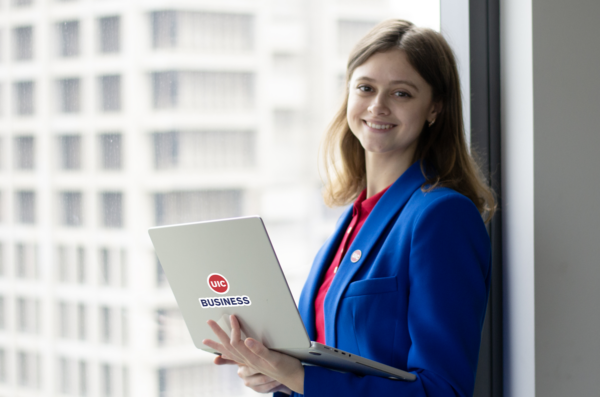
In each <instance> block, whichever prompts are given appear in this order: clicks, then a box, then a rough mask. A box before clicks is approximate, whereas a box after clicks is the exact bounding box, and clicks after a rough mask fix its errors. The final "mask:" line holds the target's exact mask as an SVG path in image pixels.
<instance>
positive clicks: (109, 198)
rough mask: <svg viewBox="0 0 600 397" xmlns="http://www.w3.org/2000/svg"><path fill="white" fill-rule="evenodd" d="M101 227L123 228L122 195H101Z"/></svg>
mask: <svg viewBox="0 0 600 397" xmlns="http://www.w3.org/2000/svg"><path fill="white" fill-rule="evenodd" d="M101 202H102V226H104V227H109V228H121V227H123V194H122V193H116V192H105V193H102V194H101Z"/></svg>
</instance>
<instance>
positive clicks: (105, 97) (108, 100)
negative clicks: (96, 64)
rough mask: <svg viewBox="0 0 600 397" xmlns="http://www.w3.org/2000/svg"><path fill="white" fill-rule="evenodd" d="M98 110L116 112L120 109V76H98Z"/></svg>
mask: <svg viewBox="0 0 600 397" xmlns="http://www.w3.org/2000/svg"><path fill="white" fill-rule="evenodd" d="M99 83H100V96H101V99H100V110H102V111H103V112H118V111H119V110H121V76H119V75H114V76H100V78H99Z"/></svg>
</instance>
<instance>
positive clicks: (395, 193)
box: [312, 162, 425, 346]
mask: <svg viewBox="0 0 600 397" xmlns="http://www.w3.org/2000/svg"><path fill="white" fill-rule="evenodd" d="M423 183H425V177H424V176H423V174H422V172H421V168H420V164H419V162H416V163H414V164H413V165H411V166H410V167H409V168H408V169H407V170H406V171H405V172H404V173H403V174H402V175H401V176H400V178H398V179H397V180H396V182H394V183H393V184H392V186H390V188H389V189H388V191H387V192H385V194H384V195H383V196H382V197H381V198H380V199H379V202H378V203H377V204H376V205H375V208H373V211H372V212H371V214H369V217H368V218H367V220H366V222H365V223H364V225H363V226H362V228H361V229H360V231H359V232H358V234H357V236H356V238H355V239H354V241H353V242H352V245H351V246H350V247H349V249H348V251H347V253H346V255H344V258H343V259H342V262H341V263H340V269H339V270H338V273H337V275H336V277H335V278H334V279H333V282H332V283H331V286H330V287H329V291H328V292H327V296H326V297H325V304H324V306H325V340H326V342H327V344H328V345H330V346H336V343H337V340H336V332H335V331H336V330H335V323H336V316H337V311H338V306H339V304H340V300H341V298H342V294H343V293H344V291H345V290H346V288H347V287H348V284H350V281H351V280H352V278H353V277H354V275H355V274H356V272H357V271H358V269H360V267H361V266H362V265H363V263H365V262H366V261H367V259H368V257H369V253H370V251H371V249H372V248H373V246H374V245H375V243H376V242H377V240H378V239H379V238H380V237H381V235H382V234H383V231H384V230H385V228H386V227H387V225H388V224H389V223H390V222H391V221H392V220H393V219H395V218H396V217H397V214H398V213H399V212H400V211H401V210H402V208H403V207H404V205H405V204H406V202H407V201H408V200H409V199H410V197H411V196H412V195H413V193H414V192H415V191H416V190H417V189H419V188H420V187H421V185H423ZM342 230H344V229H343V228H342ZM335 248H336V249H337V245H336V246H335ZM356 250H360V252H361V256H360V259H359V260H358V261H357V262H355V263H353V262H352V261H351V260H350V258H351V256H352V253H353V252H355V251H356ZM312 321H313V324H314V310H313V320H312Z"/></svg>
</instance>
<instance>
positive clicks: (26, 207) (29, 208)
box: [16, 191, 36, 224]
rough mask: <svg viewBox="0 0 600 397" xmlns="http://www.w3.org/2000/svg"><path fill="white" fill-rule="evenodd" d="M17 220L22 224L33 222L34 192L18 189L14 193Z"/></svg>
mask: <svg viewBox="0 0 600 397" xmlns="http://www.w3.org/2000/svg"><path fill="white" fill-rule="evenodd" d="M16 201H17V202H16V205H17V222H18V223H24V224H33V223H35V212H36V211H35V202H36V200H35V192H32V191H19V192H17V193H16Z"/></svg>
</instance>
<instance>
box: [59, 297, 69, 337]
mask: <svg viewBox="0 0 600 397" xmlns="http://www.w3.org/2000/svg"><path fill="white" fill-rule="evenodd" d="M70 306H71V305H69V304H68V303H66V302H60V303H59V304H58V319H59V320H58V336H59V337H60V338H63V339H68V338H70V337H71V332H70V331H71V307H70Z"/></svg>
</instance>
